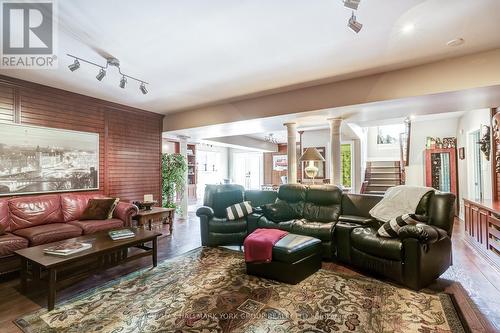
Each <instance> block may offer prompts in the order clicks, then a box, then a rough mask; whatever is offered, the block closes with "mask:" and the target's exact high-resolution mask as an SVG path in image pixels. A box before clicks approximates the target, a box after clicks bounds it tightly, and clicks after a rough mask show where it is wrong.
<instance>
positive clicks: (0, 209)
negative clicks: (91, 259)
mask: <svg viewBox="0 0 500 333" xmlns="http://www.w3.org/2000/svg"><path fill="white" fill-rule="evenodd" d="M102 197H104V196H103V195H101V194H75V193H65V194H49V195H37V196H25V197H17V198H10V199H0V224H1V225H2V226H3V227H4V229H5V231H6V233H5V234H4V235H0V275H2V274H5V273H8V272H12V271H15V270H18V269H19V268H20V260H19V258H18V257H17V256H16V255H15V254H14V252H15V251H17V250H20V249H23V248H26V247H29V246H36V245H40V244H46V243H50V242H56V241H59V240H64V239H68V238H72V237H78V236H80V235H86V234H93V233H95V232H99V231H104V230H109V229H114V228H121V227H123V226H130V225H131V222H132V217H133V216H134V215H135V214H137V210H138V209H137V206H135V205H133V204H130V203H126V202H119V203H118V205H117V206H116V208H115V210H114V213H113V217H112V218H111V219H107V220H86V221H79V218H80V216H81V215H82V213H83V211H84V210H85V208H86V207H87V203H88V201H89V199H91V198H102Z"/></svg>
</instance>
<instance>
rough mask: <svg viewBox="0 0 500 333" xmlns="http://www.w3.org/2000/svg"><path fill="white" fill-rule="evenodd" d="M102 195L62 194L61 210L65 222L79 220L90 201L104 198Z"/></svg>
mask: <svg viewBox="0 0 500 333" xmlns="http://www.w3.org/2000/svg"><path fill="white" fill-rule="evenodd" d="M103 197H104V196H103V195H102V194H95V193H94V194H74V193H67V194H61V210H62V215H63V218H64V222H70V221H75V220H79V219H80V216H82V213H83V211H84V210H85V208H87V204H88V202H89V200H90V199H95V198H103Z"/></svg>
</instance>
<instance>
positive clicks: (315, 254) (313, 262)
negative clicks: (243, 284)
mask: <svg viewBox="0 0 500 333" xmlns="http://www.w3.org/2000/svg"><path fill="white" fill-rule="evenodd" d="M321 254H322V247H321V241H320V240H319V239H317V238H314V237H309V236H302V235H295V234H288V235H286V236H285V237H283V238H282V239H280V240H279V241H278V242H277V243H276V244H275V245H274V247H273V260H272V261H271V262H269V263H248V262H247V263H246V268H247V274H250V275H255V276H259V277H264V278H267V279H272V280H276V281H280V282H285V283H290V284H297V283H299V282H300V281H302V280H304V279H305V278H307V277H308V276H309V275H311V274H313V273H315V272H316V271H317V270H318V269H320V268H321Z"/></svg>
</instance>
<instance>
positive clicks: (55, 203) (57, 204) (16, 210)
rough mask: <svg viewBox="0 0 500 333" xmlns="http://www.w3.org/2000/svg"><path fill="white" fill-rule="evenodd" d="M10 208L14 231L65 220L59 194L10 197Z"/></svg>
mask: <svg viewBox="0 0 500 333" xmlns="http://www.w3.org/2000/svg"><path fill="white" fill-rule="evenodd" d="M9 209H10V218H11V225H10V226H11V230H12V231H14V230H17V229H23V228H30V227H33V226H37V225H43V224H48V223H57V222H62V221H63V217H62V212H61V198H60V196H59V195H58V194H51V195H39V196H29V197H20V198H14V199H10V200H9Z"/></svg>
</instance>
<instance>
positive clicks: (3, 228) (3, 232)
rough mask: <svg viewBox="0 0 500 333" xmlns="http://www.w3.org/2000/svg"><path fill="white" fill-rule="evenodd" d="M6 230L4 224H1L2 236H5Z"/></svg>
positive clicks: (0, 231)
mask: <svg viewBox="0 0 500 333" xmlns="http://www.w3.org/2000/svg"><path fill="white" fill-rule="evenodd" d="M5 228H6V226H4V225H3V224H1V223H0V236H2V235H3V234H5Z"/></svg>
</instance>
